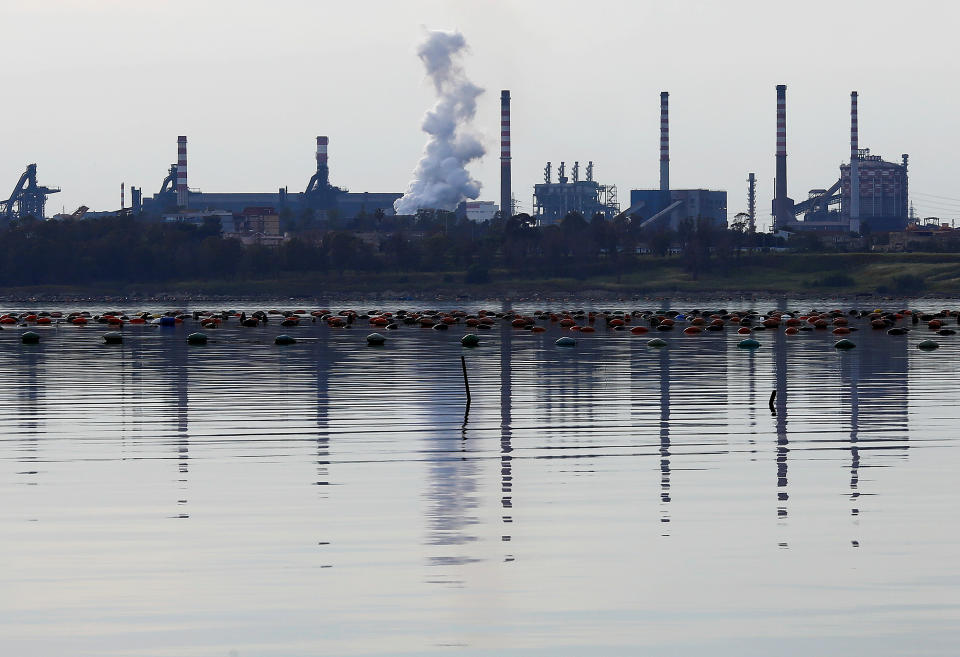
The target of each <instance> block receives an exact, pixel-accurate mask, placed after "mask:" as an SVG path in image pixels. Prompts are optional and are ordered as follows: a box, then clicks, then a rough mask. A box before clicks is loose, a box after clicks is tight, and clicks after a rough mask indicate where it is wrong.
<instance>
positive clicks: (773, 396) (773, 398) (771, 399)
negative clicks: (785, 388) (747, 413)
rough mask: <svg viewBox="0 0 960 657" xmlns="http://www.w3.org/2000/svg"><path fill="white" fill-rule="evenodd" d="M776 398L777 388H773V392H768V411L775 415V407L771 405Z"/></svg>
mask: <svg viewBox="0 0 960 657" xmlns="http://www.w3.org/2000/svg"><path fill="white" fill-rule="evenodd" d="M776 400H777V389H776V388H774V389H773V392H771V393H770V412H771V413H773V414H774V415H776V413H777V408H776V406H774V405H773V402H775V401H776Z"/></svg>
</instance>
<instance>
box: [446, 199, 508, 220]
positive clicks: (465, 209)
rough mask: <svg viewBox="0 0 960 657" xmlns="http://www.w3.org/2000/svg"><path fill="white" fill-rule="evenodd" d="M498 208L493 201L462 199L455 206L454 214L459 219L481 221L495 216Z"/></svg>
mask: <svg viewBox="0 0 960 657" xmlns="http://www.w3.org/2000/svg"><path fill="white" fill-rule="evenodd" d="M499 211H500V208H499V207H498V206H497V204H496V203H495V202H493V201H463V202H461V203H460V205H458V206H457V210H456V214H457V217H459V218H461V219H469V220H470V221H476V222H477V223H482V222H484V221H490V220H491V219H493V218H494V217H496V216H497V212H499Z"/></svg>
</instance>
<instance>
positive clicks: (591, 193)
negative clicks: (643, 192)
mask: <svg viewBox="0 0 960 657" xmlns="http://www.w3.org/2000/svg"><path fill="white" fill-rule="evenodd" d="M533 190H534V191H533V208H534V210H533V213H534V215H536V216H537V217H538V218H539V219H540V223H541V224H542V225H544V226H549V225H551V224H555V223H557V222H559V221H560V220H561V219H563V218H564V217H565V216H566V215H567V214H568V213H570V212H579V213H580V214H581V215H583V217H584V218H585V219H588V220H589V219H591V218H592V217H593V216H594V215H596V214H601V215H603V216H604V218H606V219H611V218H613V217H614V216H615V215H616V214H617V213H619V212H620V204H619V203H618V202H617V187H616V185H601V184H599V183H597V182H595V181H594V180H593V162H589V163H587V170H586V180H580V163H579V162H574V164H573V175H572V179H571V178H568V177H567V175H566V164H565V163H564V162H561V163H560V166H559V167H558V168H557V182H553V180H552V169H551V164H550V162H547V166H546V167H545V168H544V170H543V184H540V185H534V187H533Z"/></svg>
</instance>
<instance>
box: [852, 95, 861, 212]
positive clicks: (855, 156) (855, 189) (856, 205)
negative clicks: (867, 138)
mask: <svg viewBox="0 0 960 657" xmlns="http://www.w3.org/2000/svg"><path fill="white" fill-rule="evenodd" d="M850 218H851V219H859V218H860V129H859V127H858V125H857V92H856V91H851V92H850Z"/></svg>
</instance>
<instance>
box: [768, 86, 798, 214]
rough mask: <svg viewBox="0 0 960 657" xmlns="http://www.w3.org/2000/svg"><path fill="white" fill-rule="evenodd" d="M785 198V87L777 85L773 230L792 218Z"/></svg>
mask: <svg viewBox="0 0 960 657" xmlns="http://www.w3.org/2000/svg"><path fill="white" fill-rule="evenodd" d="M792 214H793V212H792V210H791V209H790V207H789V199H788V198H787V85H785V84H778V85H777V179H776V191H775V194H774V198H773V227H774V230H778V229H780V228H783V227H784V226H785V225H787V224H788V223H790V220H791V219H792V218H793V217H792V216H791V215H792Z"/></svg>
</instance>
